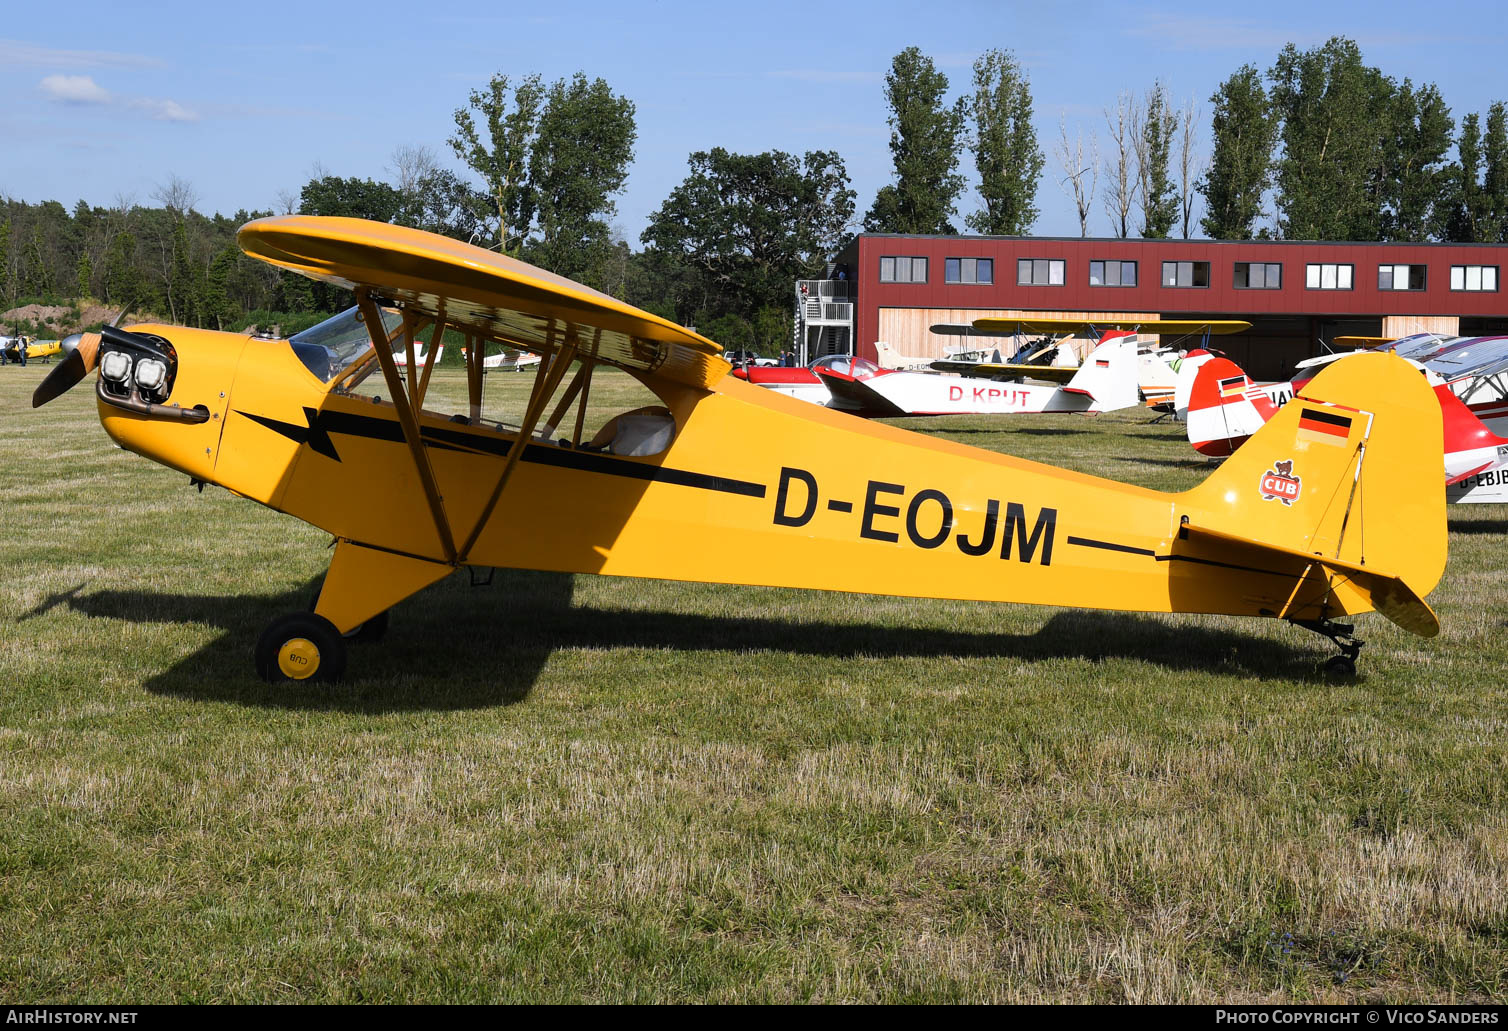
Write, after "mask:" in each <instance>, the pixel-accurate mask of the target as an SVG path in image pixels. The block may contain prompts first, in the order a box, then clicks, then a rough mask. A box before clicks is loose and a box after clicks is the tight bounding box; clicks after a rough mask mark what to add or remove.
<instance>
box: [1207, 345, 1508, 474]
mask: <svg viewBox="0 0 1508 1031" xmlns="http://www.w3.org/2000/svg"><path fill="white" fill-rule="evenodd" d="M1339 357H1341V358H1343V357H1344V356H1339ZM1414 364H1415V365H1418V363H1417V362H1415V363H1414ZM1419 370H1420V372H1421V373H1422V374H1423V375H1424V376H1425V377H1427V378H1428V379H1429V380H1430V382H1431V385H1432V386H1434V389H1435V397H1436V399H1437V400H1438V401H1439V402H1440V415H1441V418H1442V422H1443V425H1444V433H1445V469H1444V472H1445V483H1446V488H1447V497H1448V500H1450V501H1451V502H1455V503H1462V502H1465V503H1479V504H1480V503H1497V502H1504V501H1508V439H1504V438H1503V437H1500V436H1498V435H1497V434H1496V433H1494V432H1493V431H1492V430H1491V429H1490V428H1488V427H1487V426H1486V425H1485V424H1484V423H1483V422H1482V420H1481V419H1479V418H1477V416H1476V415H1474V414H1473V413H1472V412H1471V410H1470V409H1469V408H1468V407H1467V406H1466V404H1465V403H1464V402H1463V401H1462V400H1461V399H1460V398H1458V397H1457V396H1456V395H1455V394H1454V393H1453V392H1452V390H1451V385H1450V384H1449V383H1446V382H1444V381H1443V380H1441V378H1440V377H1439V375H1438V374H1436V373H1433V372H1432V371H1431V370H1429V369H1426V368H1424V367H1423V366H1419ZM1312 378H1313V377H1312V376H1304V377H1302V378H1297V379H1293V380H1289V381H1288V382H1285V383H1254V382H1252V380H1251V379H1250V377H1248V376H1247V375H1246V373H1245V372H1243V371H1242V370H1241V367H1240V366H1238V365H1237V364H1236V363H1235V362H1233V361H1231V360H1229V359H1228V358H1219V357H1215V358H1211V359H1209V360H1208V361H1206V362H1205V363H1204V364H1203V365H1202V366H1201V367H1200V369H1199V371H1198V372H1197V373H1196V374H1195V377H1194V384H1193V388H1192V390H1191V391H1190V395H1189V409H1188V435H1189V443H1191V444H1193V445H1194V450H1196V451H1198V452H1199V453H1200V454H1202V455H1209V456H1211V457H1223V456H1225V455H1229V454H1231V453H1232V452H1234V451H1235V450H1236V448H1238V447H1240V446H1241V444H1242V442H1244V441H1245V440H1246V438H1247V437H1249V436H1251V435H1252V434H1253V433H1255V432H1256V431H1257V430H1258V429H1260V428H1261V427H1262V425H1263V424H1264V423H1266V422H1267V420H1268V419H1270V418H1272V416H1273V414H1274V413H1275V412H1276V411H1277V410H1278V409H1279V408H1281V407H1282V406H1283V405H1284V404H1286V403H1287V402H1289V401H1291V400H1293V398H1295V397H1298V396H1302V394H1303V391H1304V388H1305V387H1306V386H1307V385H1308V383H1309V381H1310V379H1312ZM1309 416H1313V418H1310V417H1309ZM1328 418H1331V416H1329V415H1327V414H1326V413H1325V412H1323V411H1318V410H1316V411H1315V412H1312V413H1309V415H1307V416H1306V417H1305V419H1304V420H1303V421H1301V422H1300V424H1299V430H1300V433H1299V439H1301V440H1306V441H1308V442H1310V443H1314V444H1321V445H1322V444H1325V443H1329V442H1330V441H1331V439H1332V438H1333V437H1334V435H1335V428H1334V427H1333V426H1331V425H1329V424H1327V423H1326V421H1325V420H1326V419H1328Z"/></svg>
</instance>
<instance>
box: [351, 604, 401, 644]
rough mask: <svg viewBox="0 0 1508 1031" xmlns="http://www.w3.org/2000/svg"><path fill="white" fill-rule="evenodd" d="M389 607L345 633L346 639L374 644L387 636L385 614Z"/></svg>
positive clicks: (358, 642)
mask: <svg viewBox="0 0 1508 1031" xmlns="http://www.w3.org/2000/svg"><path fill="white" fill-rule="evenodd" d="M390 611H392V610H391V609H383V610H382V611H381V612H379V613H377V615H375V616H373V617H372V618H371V619H369V620H367V621H366V622H365V623H363V624H361V626H359V627H357V628H356V629H355V630H352V631H351V632H350V633H349V634H346V640H347V641H355V642H356V643H357V644H376V643H377V642H378V641H380V640H382V639H383V638H384V637H386V636H387V614H388V613H389V612H390Z"/></svg>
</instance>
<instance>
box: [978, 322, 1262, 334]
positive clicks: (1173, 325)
mask: <svg viewBox="0 0 1508 1031" xmlns="http://www.w3.org/2000/svg"><path fill="white" fill-rule="evenodd" d="M974 328H975V329H980V330H985V331H987V332H992V333H1011V332H1019V333H1072V332H1079V331H1084V330H1091V329H1130V330H1138V331H1140V332H1142V333H1202V332H1205V331H1208V332H1209V333H1210V334H1211V335H1214V336H1224V335H1226V334H1228V333H1240V332H1243V331H1245V330H1248V329H1250V328H1251V323H1250V322H1240V321H1236V320H1205V321H1202V322H1201V321H1197V320H1191V319H1147V320H1145V321H1141V322H1138V321H1136V320H1134V319H1120V320H1116V319H1106V320H1103V321H1100V320H1094V319H975V320H974Z"/></svg>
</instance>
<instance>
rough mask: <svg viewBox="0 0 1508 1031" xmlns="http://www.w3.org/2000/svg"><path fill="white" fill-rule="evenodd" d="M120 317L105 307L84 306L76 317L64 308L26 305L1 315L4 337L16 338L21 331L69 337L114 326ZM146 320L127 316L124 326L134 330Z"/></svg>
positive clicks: (117, 310) (51, 305) (0, 313)
mask: <svg viewBox="0 0 1508 1031" xmlns="http://www.w3.org/2000/svg"><path fill="white" fill-rule="evenodd" d="M119 313H120V309H119V308H111V307H108V306H106V305H103V304H84V305H81V306H80V307H79V309H78V314H77V315H75V314H74V309H73V308H70V307H68V306H66V305H62V304H23V305H22V306H21V307H19V308H12V309H11V310H10V311H7V312H0V333H6V334H12V333H16V332H17V331H18V330H19V331H21V332H26V333H31V334H32V335H33V336H39V337H42V338H44V339H45V338H46V337H49V336H58V337H62V336H67V335H68V334H69V333H78V332H80V331H81V330H82V329H83V328H84V327H85V326H97V325H99V324H100V323H101V322H106V323H108V322H110V321H111V320H113V319H114V318H115V316H116V315H118V314H119ZM141 321H142V319H139V318H134V317H132V316H130V315H128V316H126V319H125V322H124V323H123V325H126V326H131V325H135V324H136V323H138V322H141Z"/></svg>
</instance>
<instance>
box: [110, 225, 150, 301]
mask: <svg viewBox="0 0 1508 1031" xmlns="http://www.w3.org/2000/svg"><path fill="white" fill-rule="evenodd" d="M143 293H144V290H143V284H142V275H141V270H140V269H138V268H137V267H136V234H134V233H132V232H130V231H129V230H127V231H125V232H122V233H120V234H119V235H118V236H116V237H115V239H114V240H113V241H111V243H110V253H109V255H108V257H107V260H106V264H105V298H104V300H105V303H107V304H109V303H111V302H114V303H116V304H131V305H140V304H141V301H142V294H143Z"/></svg>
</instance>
